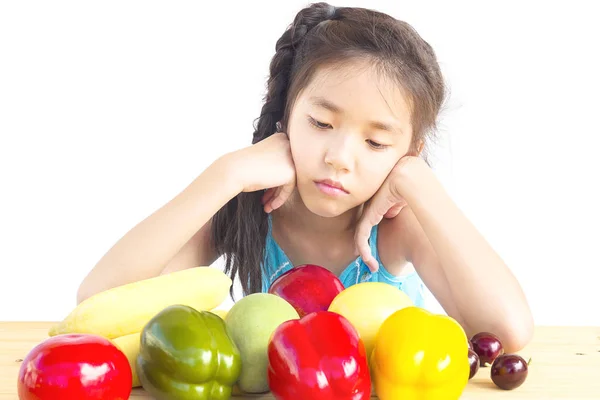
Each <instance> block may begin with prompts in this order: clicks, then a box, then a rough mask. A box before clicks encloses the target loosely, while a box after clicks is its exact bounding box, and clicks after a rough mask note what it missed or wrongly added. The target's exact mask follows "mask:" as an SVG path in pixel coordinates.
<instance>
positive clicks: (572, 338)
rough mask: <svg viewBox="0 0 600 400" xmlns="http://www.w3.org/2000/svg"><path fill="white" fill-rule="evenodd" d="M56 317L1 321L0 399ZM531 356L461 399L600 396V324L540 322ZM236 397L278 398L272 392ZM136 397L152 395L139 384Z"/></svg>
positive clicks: (484, 371) (483, 379)
mask: <svg viewBox="0 0 600 400" xmlns="http://www.w3.org/2000/svg"><path fill="white" fill-rule="evenodd" d="M51 324H52V323H51V322H0V400H17V399H18V396H17V375H18V371H19V367H20V365H21V360H22V359H23V358H24V357H25V356H26V355H27V353H28V352H29V351H30V350H31V349H32V348H33V347H34V346H36V345H37V344H38V343H40V342H41V341H43V340H44V339H46V338H47V337H48V335H47V332H48V328H49V327H50V325H51ZM519 354H521V355H522V356H523V357H524V358H525V359H526V360H527V359H528V358H529V357H531V359H532V360H531V364H530V369H529V376H528V378H527V380H526V381H525V383H524V384H523V385H522V386H521V387H519V388H517V389H514V390H511V391H505V390H501V389H498V388H497V387H496V386H495V385H494V384H493V383H492V381H491V379H490V375H489V373H490V372H489V371H490V369H489V368H480V369H479V372H478V373H477V375H476V376H475V377H474V378H473V379H472V380H470V381H469V383H468V385H467V387H466V389H465V391H464V393H463V396H462V397H461V399H472V400H475V399H477V400H480V399H486V400H487V399H513V400H522V399H544V400H552V399H569V400H571V399H600V327H537V328H536V332H535V335H534V339H533V340H532V342H531V343H530V345H529V346H527V347H526V348H525V349H523V350H522V351H520V352H519ZM234 398H236V399H243V398H246V399H254V400H256V399H273V397H272V396H271V395H270V394H264V395H255V396H235V397H234ZM131 399H133V400H142V399H148V400H150V399H152V398H151V397H150V396H149V395H148V394H147V393H145V392H144V390H143V389H141V388H136V389H134V390H133V392H132V394H131Z"/></svg>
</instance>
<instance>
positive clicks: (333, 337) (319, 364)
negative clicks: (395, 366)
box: [267, 311, 371, 400]
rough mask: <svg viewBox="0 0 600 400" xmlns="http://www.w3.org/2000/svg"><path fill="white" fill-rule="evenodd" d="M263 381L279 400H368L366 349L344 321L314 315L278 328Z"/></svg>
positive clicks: (328, 315) (333, 316)
mask: <svg viewBox="0 0 600 400" xmlns="http://www.w3.org/2000/svg"><path fill="white" fill-rule="evenodd" d="M268 356H269V368H268V375H267V376H268V380H269V387H270V389H271V393H272V394H273V395H274V396H275V398H276V399H279V400H288V399H314V400H329V399H331V400H334V399H335V400H344V399H348V400H350V399H351V400H360V399H368V398H369V397H370V396H371V377H370V372H369V366H368V364H367V356H366V352H365V346H364V344H363V342H362V340H361V339H360V337H359V335H358V332H357V331H356V329H355V328H354V327H353V326H352V324H350V322H349V321H348V320H347V319H346V318H344V317H343V316H341V315H339V314H337V313H334V312H330V311H317V312H313V313H310V314H308V315H306V316H304V317H302V318H301V319H296V320H290V321H286V322H284V323H282V324H281V325H279V326H278V327H277V329H275V331H274V332H273V334H272V335H271V339H270V341H269V346H268Z"/></svg>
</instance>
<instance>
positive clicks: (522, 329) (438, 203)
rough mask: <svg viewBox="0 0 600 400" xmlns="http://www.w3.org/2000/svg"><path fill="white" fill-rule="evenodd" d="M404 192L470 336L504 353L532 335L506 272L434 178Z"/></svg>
mask: <svg viewBox="0 0 600 400" xmlns="http://www.w3.org/2000/svg"><path fill="white" fill-rule="evenodd" d="M425 180H426V182H419V183H418V184H410V183H409V185H410V186H411V187H410V188H407V189H406V190H403V193H406V195H404V197H405V199H406V201H407V203H408V204H409V206H410V207H411V209H412V211H413V212H414V214H415V216H416V218H417V219H418V221H419V223H420V225H421V227H422V228H423V230H424V232H425V234H426V235H427V237H428V239H429V241H430V242H431V245H432V247H433V248H434V249H435V252H436V255H437V258H438V260H439V263H440V265H441V268H442V270H443V273H444V274H445V276H446V279H447V281H448V284H449V286H450V291H451V293H452V295H451V297H452V299H453V301H454V304H455V306H456V307H457V309H458V310H459V312H460V314H461V317H462V319H463V320H464V323H465V324H466V327H465V329H466V330H468V331H469V333H470V334H472V333H476V332H481V331H491V332H495V333H496V334H498V335H500V336H501V337H502V338H503V339H504V341H505V342H506V343H504V345H505V346H506V347H507V349H508V350H517V349H520V348H521V347H522V346H523V345H524V344H525V343H526V342H527V341H528V340H529V338H530V336H531V334H532V332H531V331H532V329H533V327H532V317H531V313H530V310H529V306H528V304H527V300H526V298H525V295H524V293H523V291H522V289H521V287H520V285H519V283H518V282H517V280H516V278H515V277H514V276H513V274H512V273H511V271H510V270H509V268H508V267H507V266H506V265H505V263H504V262H503V260H502V259H501V258H500V256H499V255H498V254H497V253H496V252H495V251H494V250H493V249H492V247H491V246H490V245H489V244H488V242H487V241H486V240H485V239H484V237H483V236H482V235H481V234H480V233H479V232H478V231H477V229H476V228H475V227H474V226H473V224H472V223H471V222H470V221H469V220H468V219H467V218H466V217H465V215H464V214H463V213H462V212H461V210H460V209H459V208H458V207H457V205H456V204H455V203H454V202H453V201H452V199H451V198H450V196H449V195H448V193H447V192H446V191H445V190H444V188H443V186H442V185H441V184H440V183H439V182H438V181H437V179H435V177H434V176H433V174H431V175H429V176H428V179H425Z"/></svg>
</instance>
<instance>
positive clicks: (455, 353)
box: [370, 307, 469, 400]
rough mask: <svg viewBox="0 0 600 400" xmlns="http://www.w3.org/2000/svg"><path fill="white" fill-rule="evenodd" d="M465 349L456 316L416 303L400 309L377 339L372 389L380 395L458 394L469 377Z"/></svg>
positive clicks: (407, 399)
mask: <svg viewBox="0 0 600 400" xmlns="http://www.w3.org/2000/svg"><path fill="white" fill-rule="evenodd" d="M468 352H469V345H468V338H467V335H466V333H465V331H464V329H463V328H462V326H460V324H459V323H458V322H457V321H456V320H454V319H452V318H451V317H448V316H445V315H437V314H432V313H430V312H429V311H427V310H424V309H422V308H419V307H406V308H403V309H401V310H398V311H396V312H394V313H393V314H392V315H390V316H389V317H388V318H387V319H386V320H385V321H384V322H383V324H382V325H381V327H380V329H379V331H378V332H377V336H376V338H375V347H374V349H373V352H372V354H371V363H370V364H371V374H372V379H373V386H374V391H375V393H376V394H377V396H378V397H379V398H380V399H382V400H388V399H389V400H392V399H402V400H417V399H418V400H437V399H444V400H451V399H458V398H459V397H460V395H461V394H462V392H463V391H464V388H465V386H466V385H467V383H468V380H469V358H468Z"/></svg>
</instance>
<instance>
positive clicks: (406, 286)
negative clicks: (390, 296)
mask: <svg viewBox="0 0 600 400" xmlns="http://www.w3.org/2000/svg"><path fill="white" fill-rule="evenodd" d="M268 220H269V230H268V233H267V240H266V249H265V258H264V260H263V263H262V266H261V267H262V272H263V274H262V276H263V277H262V292H263V293H266V292H268V290H269V287H270V286H271V284H272V283H273V281H274V280H275V279H277V278H278V277H279V276H280V275H281V274H283V273H285V272H287V271H289V270H290V269H292V268H293V267H294V266H293V265H292V263H291V262H290V260H289V258H288V257H287V255H286V254H285V253H284V252H283V250H282V249H281V247H279V245H278V244H277V242H276V241H275V239H274V238H273V234H272V221H271V215H270V214H269V216H268ZM377 229H378V225H375V226H374V227H373V228H372V229H371V235H370V237H369V245H370V246H371V252H372V254H373V256H374V257H375V259H376V260H377V262H378V263H379V269H378V270H377V271H376V272H371V271H370V270H369V267H368V266H367V265H366V264H365V263H364V262H363V260H362V258H361V257H357V258H356V260H354V261H353V262H351V263H350V265H348V266H347V267H346V268H345V269H344V270H343V271H342V273H341V274H340V276H339V279H340V281H341V282H342V284H343V285H344V287H346V288H347V287H350V286H352V285H355V284H357V283H361V282H384V283H387V284H389V285H392V286H395V287H397V288H398V289H400V290H402V291H403V292H404V293H406V294H407V295H408V297H410V299H411V300H412V301H413V303H414V305H416V306H418V307H424V306H425V305H424V295H425V285H424V283H423V281H422V280H421V278H420V277H419V275H418V274H417V272H416V271H413V272H411V273H410V274H406V275H402V276H395V275H392V274H391V273H389V272H388V271H387V270H386V269H385V266H384V265H383V264H382V263H381V259H380V258H379V252H378V251H377Z"/></svg>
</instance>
